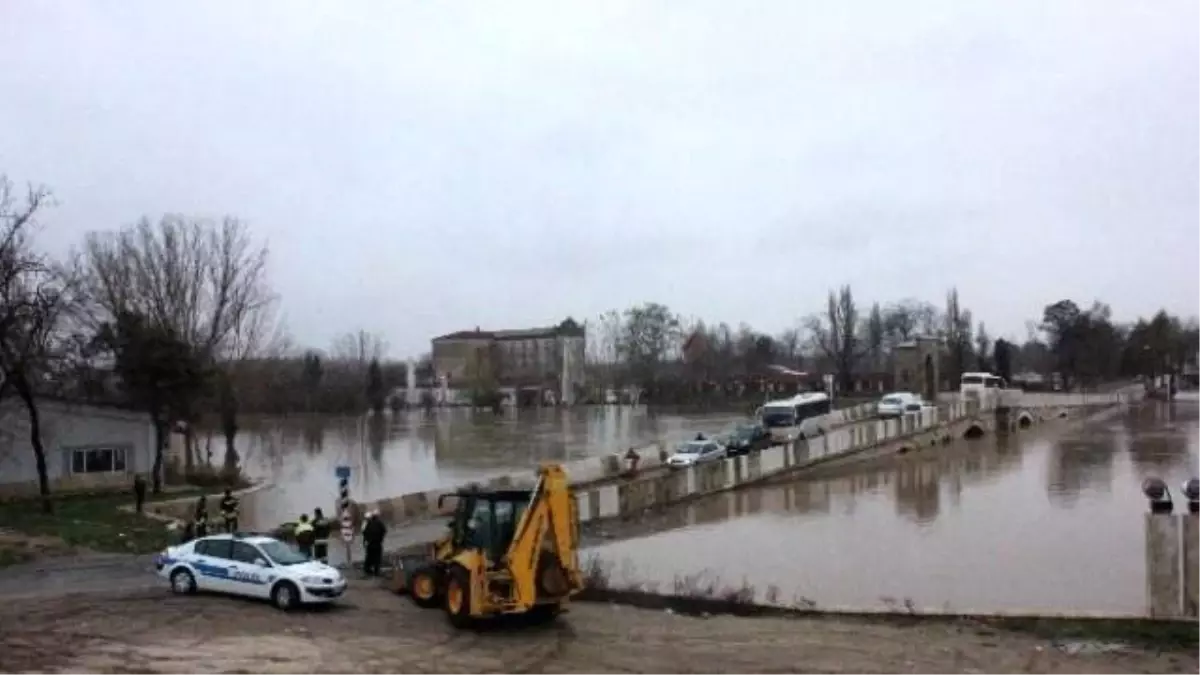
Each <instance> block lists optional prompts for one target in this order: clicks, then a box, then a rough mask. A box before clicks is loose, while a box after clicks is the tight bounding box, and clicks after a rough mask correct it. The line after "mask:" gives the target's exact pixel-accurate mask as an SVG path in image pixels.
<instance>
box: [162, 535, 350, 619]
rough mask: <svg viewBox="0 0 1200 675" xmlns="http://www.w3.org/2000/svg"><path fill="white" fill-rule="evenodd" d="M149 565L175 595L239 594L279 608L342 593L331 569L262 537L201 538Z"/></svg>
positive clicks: (318, 601)
mask: <svg viewBox="0 0 1200 675" xmlns="http://www.w3.org/2000/svg"><path fill="white" fill-rule="evenodd" d="M154 567H155V568H156V569H157V570H158V576H160V577H162V578H164V579H167V580H169V581H170V582H171V590H172V591H174V592H175V593H178V594H181V595H186V594H190V593H195V592H196V591H208V592H213V593H228V594H231V595H244V596H248V597H252V598H262V599H264V600H270V601H271V603H272V604H274V605H275V606H276V607H278V608H280V609H283V610H288V609H292V608H293V607H296V606H298V605H302V604H328V603H331V602H333V601H334V600H335V599H337V598H339V597H341V595H342V594H343V593H345V592H346V579H345V578H343V577H342V575H341V573H340V572H338V571H337V570H336V569H334V568H332V567H330V566H329V565H326V564H325V563H322V562H318V561H316V560H312V559H310V558H308V557H307V556H305V555H304V554H303V553H300V552H299V551H297V550H296V549H294V548H292V547H291V546H289V545H287V544H286V543H284V542H282V541H279V540H278V539H275V538H274V537H268V536H265V535H257V534H238V533H234V534H217V535H213V536H210V537H201V538H199V539H195V540H193V541H189V542H187V543H186V544H180V545H179V546H171V547H169V548H167V549H166V550H165V551H163V552H162V553H160V554H158V556H157V557H156V558H155V561H154Z"/></svg>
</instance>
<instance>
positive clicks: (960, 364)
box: [942, 288, 972, 382]
mask: <svg viewBox="0 0 1200 675" xmlns="http://www.w3.org/2000/svg"><path fill="white" fill-rule="evenodd" d="M943 318H944V323H943V327H942V337H943V339H944V340H945V343H946V349H947V350H948V352H949V365H950V368H949V371H950V372H949V373H948V375H949V380H950V381H951V382H958V380H959V378H960V377H961V376H962V374H963V371H965V370H966V368H967V365H968V363H969V361H970V357H971V343H972V340H971V325H972V322H971V310H969V309H963V308H962V307H961V306H960V304H959V301H958V289H957V288H951V289H950V291H949V292H948V293H947V294H946V314H945V316H944V317H943Z"/></svg>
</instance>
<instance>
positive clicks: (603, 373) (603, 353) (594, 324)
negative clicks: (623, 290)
mask: <svg viewBox="0 0 1200 675" xmlns="http://www.w3.org/2000/svg"><path fill="white" fill-rule="evenodd" d="M624 332H625V323H624V319H623V318H622V317H621V313H620V312H618V311H617V310H615V309H614V310H609V311H607V312H604V313H603V314H601V315H600V316H599V317H597V318H596V320H595V321H589V322H588V324H587V330H586V333H587V341H588V345H587V352H588V362H589V363H590V364H591V368H592V371H593V372H594V373H596V375H598V377H597V379H598V381H599V382H601V383H603V384H604V386H605V387H611V386H614V385H616V384H617V383H618V379H619V375H620V373H619V372H618V371H619V366H620V360H621V338H622V336H623V335H624Z"/></svg>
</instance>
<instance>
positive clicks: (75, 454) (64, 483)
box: [0, 396, 154, 497]
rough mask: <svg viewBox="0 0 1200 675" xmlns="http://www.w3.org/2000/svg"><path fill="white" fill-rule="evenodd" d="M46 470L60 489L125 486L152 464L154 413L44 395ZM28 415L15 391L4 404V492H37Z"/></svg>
mask: <svg viewBox="0 0 1200 675" xmlns="http://www.w3.org/2000/svg"><path fill="white" fill-rule="evenodd" d="M38 412H39V413H40V415H39V418H40V422H41V429H42V445H43V446H44V447H45V450H46V470H47V473H48V474H49V478H50V485H51V488H52V489H53V490H54V491H56V492H70V491H77V490H91V489H98V488H118V487H120V488H126V489H128V488H129V487H130V486H131V485H132V484H133V475H134V474H135V473H145V474H149V473H150V471H152V470H153V468H154V425H153V424H151V422H150V416H149V415H147V414H145V413H141V412H135V411H132V410H127V409H124V408H117V407H110V406H98V405H90V404H85V403H72V402H68V401H63V400H58V399H41V400H40V401H39V404H38ZM37 491H38V475H37V463H36V460H35V458H34V454H33V446H32V444H31V443H30V440H29V418H28V415H27V414H26V412H25V408H24V406H23V405H21V402H20V401H19V400H18V399H17V398H16V397H15V396H9V397H6V398H5V400H4V401H3V402H2V403H0V497H13V496H23V495H32V494H37Z"/></svg>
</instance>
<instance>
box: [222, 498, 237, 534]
mask: <svg viewBox="0 0 1200 675" xmlns="http://www.w3.org/2000/svg"><path fill="white" fill-rule="evenodd" d="M240 506H241V505H240V504H239V503H238V498H237V497H234V496H233V490H231V489H229V488H225V496H224V497H221V506H220V508H221V520H222V521H224V524H225V531H226V532H231V533H232V532H236V531H237V528H238V513H239V512H240Z"/></svg>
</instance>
